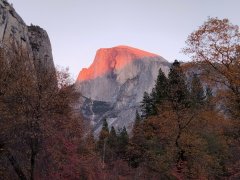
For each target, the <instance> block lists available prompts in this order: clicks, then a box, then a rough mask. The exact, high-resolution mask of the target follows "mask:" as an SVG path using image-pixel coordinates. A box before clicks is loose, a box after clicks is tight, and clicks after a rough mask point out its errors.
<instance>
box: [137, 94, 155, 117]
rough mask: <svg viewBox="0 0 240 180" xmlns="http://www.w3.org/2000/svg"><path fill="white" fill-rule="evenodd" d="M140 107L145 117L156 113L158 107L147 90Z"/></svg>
mask: <svg viewBox="0 0 240 180" xmlns="http://www.w3.org/2000/svg"><path fill="white" fill-rule="evenodd" d="M140 107H141V109H142V116H143V117H144V118H147V117H149V116H152V115H156V107H155V103H154V102H153V98H152V95H151V96H150V95H149V94H148V93H147V92H144V94H143V100H142V102H141V105H140Z"/></svg>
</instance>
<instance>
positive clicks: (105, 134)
mask: <svg viewBox="0 0 240 180" xmlns="http://www.w3.org/2000/svg"><path fill="white" fill-rule="evenodd" d="M108 138H109V129H108V123H107V120H106V119H104V120H103V125H102V130H101V131H100V134H99V140H98V145H97V146H98V150H99V151H100V152H103V149H104V145H106V142H107V140H108Z"/></svg>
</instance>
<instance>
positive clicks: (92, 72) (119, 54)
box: [77, 46, 158, 82]
mask: <svg viewBox="0 0 240 180" xmlns="http://www.w3.org/2000/svg"><path fill="white" fill-rule="evenodd" d="M151 57H152V58H153V57H158V55H156V54H153V53H149V52H146V51H143V50H140V49H136V48H132V47H128V46H117V47H113V48H102V49H99V50H98V51H97V53H96V56H95V59H94V61H93V63H92V65H91V66H90V67H89V68H87V69H86V68H84V69H82V71H81V72H80V73H79V76H78V78H77V81H80V82H81V81H85V80H90V79H95V78H97V77H100V76H103V75H105V74H107V73H109V72H111V71H112V70H120V69H122V68H124V67H125V66H127V65H128V64H130V63H131V62H132V61H135V60H141V59H143V58H151Z"/></svg>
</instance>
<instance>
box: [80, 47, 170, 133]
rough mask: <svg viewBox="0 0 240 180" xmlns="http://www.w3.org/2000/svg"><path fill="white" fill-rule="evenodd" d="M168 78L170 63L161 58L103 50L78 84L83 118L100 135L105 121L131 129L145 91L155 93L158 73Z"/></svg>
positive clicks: (133, 50)
mask: <svg viewBox="0 0 240 180" xmlns="http://www.w3.org/2000/svg"><path fill="white" fill-rule="evenodd" d="M159 68H161V69H162V70H163V72H165V73H166V74H167V73H168V71H169V63H168V62H167V61H166V60H165V59H164V58H162V57H161V56H159V55H156V54H153V53H149V52H146V51H142V50H139V49H136V48H132V47H128V46H117V47H113V48H104V49H99V50H98V51H97V53H96V57H95V59H94V62H93V64H92V65H91V66H90V67H89V68H88V69H83V70H82V71H81V72H80V74H79V76H78V79H77V81H76V87H77V89H78V90H79V91H80V92H81V93H82V95H83V96H84V97H85V101H84V103H83V106H82V112H83V115H84V116H85V117H86V118H88V119H90V120H91V122H92V124H93V125H94V127H95V130H96V132H97V131H99V128H100V126H101V123H102V120H103V119H104V118H106V119H107V120H108V123H109V125H110V126H111V125H113V126H115V127H117V128H118V127H119V128H121V127H123V126H126V127H127V128H128V129H131V126H132V124H133V122H134V119H135V112H136V110H137V109H139V106H140V102H141V100H142V97H143V93H144V92H145V91H147V92H149V93H150V92H151V90H152V88H153V86H154V85H155V80H156V78H157V75H158V70H159Z"/></svg>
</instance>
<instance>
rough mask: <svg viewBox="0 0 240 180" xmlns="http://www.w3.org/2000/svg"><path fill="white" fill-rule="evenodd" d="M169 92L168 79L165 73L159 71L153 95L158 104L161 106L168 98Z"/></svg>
mask: <svg viewBox="0 0 240 180" xmlns="http://www.w3.org/2000/svg"><path fill="white" fill-rule="evenodd" d="M167 92H168V79H167V77H166V76H165V74H164V73H163V71H162V69H161V68H160V69H159V72H158V77H157V80H156V85H155V87H154V89H153V91H152V95H153V98H154V101H155V102H156V104H161V103H162V101H163V100H165V99H166V98H167Z"/></svg>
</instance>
